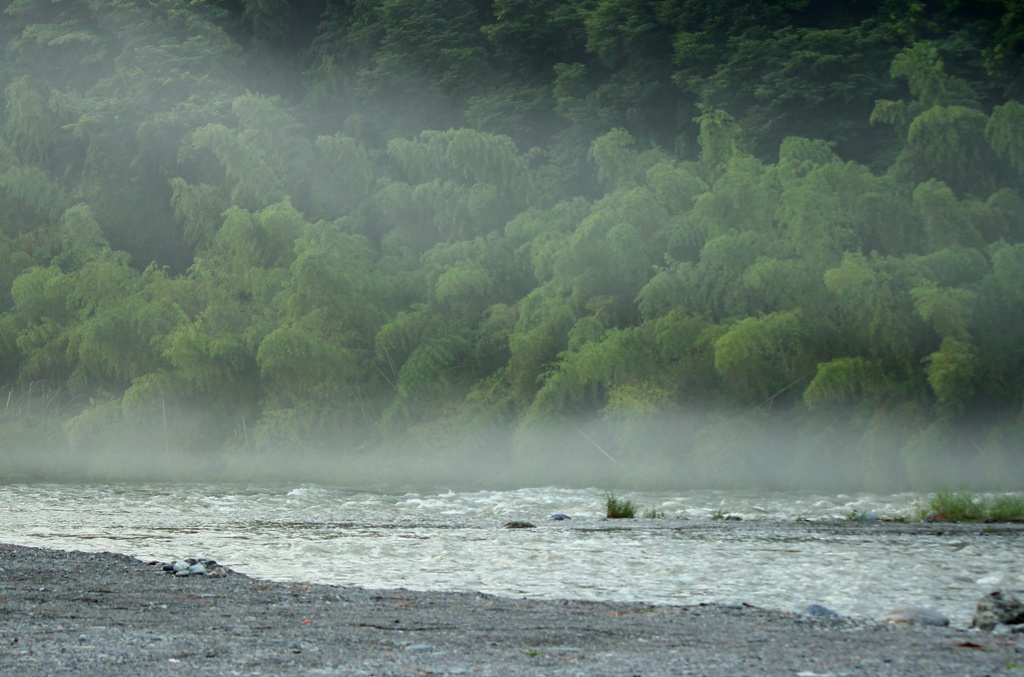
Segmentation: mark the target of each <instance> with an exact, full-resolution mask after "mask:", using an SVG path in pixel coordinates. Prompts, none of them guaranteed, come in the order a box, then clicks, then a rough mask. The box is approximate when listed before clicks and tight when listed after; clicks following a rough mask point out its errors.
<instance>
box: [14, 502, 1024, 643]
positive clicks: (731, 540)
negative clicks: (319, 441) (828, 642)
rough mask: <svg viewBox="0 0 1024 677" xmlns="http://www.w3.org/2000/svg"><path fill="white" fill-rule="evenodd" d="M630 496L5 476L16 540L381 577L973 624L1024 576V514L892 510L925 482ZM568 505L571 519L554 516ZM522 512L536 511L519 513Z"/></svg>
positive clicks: (352, 581)
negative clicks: (930, 516)
mask: <svg viewBox="0 0 1024 677" xmlns="http://www.w3.org/2000/svg"><path fill="white" fill-rule="evenodd" d="M621 496H622V497H623V498H628V499H630V500H633V501H634V502H636V503H637V504H639V505H640V506H642V507H644V508H650V509H652V510H655V511H657V512H658V513H659V517H658V518H649V519H628V520H621V519H617V520H609V519H606V518H605V494H604V493H603V492H602V491H601V490H598V489H567V488H558V487H539V488H526V489H519V490H512V491H491V490H488V491H449V490H424V489H422V488H420V489H412V488H401V489H397V490H396V489H387V490H384V489H382V490H375V491H368V490H353V489H346V488H340V487H331V486H317V485H280V486H275V485H263V486H251V485H249V486H247V485H233V484H11V485H6V486H0V540H2V541H4V542H8V543H15V544H19V545H29V546H38V547H47V548H57V549H64V550H86V551H114V552H120V553H125V554H128V555H132V556H134V557H138V558H140V559H145V560H150V559H153V560H160V561H170V560H174V559H179V558H185V557H190V556H194V557H201V558H210V559H215V560H217V561H218V562H220V563H222V564H225V565H227V566H230V567H231V568H233V569H235V570H237V571H241V572H243V573H246V574H249V575H251V576H256V577H261V578H267V579H272V580H279V581H306V582H317V583H333V584H339V585H353V586H361V587H367V588H399V587H405V588H412V589H418V590H459V591H480V592H487V593H492V594H497V595H505V596H514V597H534V598H548V599H558V598H575V599H594V600H632V601H646V602H652V603H669V604H696V603H701V602H726V603H731V602H746V603H749V604H754V605H757V606H763V607H769V608H775V609H784V610H799V609H802V608H804V607H805V606H806V605H808V604H812V603H814V604H822V605H825V606H827V607H829V608H831V609H833V610H835V611H836V612H838V613H840V614H843V615H848V616H854V617H862V618H875V619H879V618H881V617H882V616H883V615H884V614H885V612H886V611H888V610H889V609H890V608H891V607H893V606H895V605H897V604H917V605H923V606H928V607H931V608H933V609H935V610H937V611H940V612H942V613H944V614H946V615H947V616H948V617H949V618H950V619H951V621H952V623H953V624H954V625H957V626H967V625H969V623H970V619H971V615H972V613H973V610H974V605H975V604H976V603H977V600H978V598H979V597H980V596H981V595H983V594H984V593H985V592H987V591H989V590H991V589H993V588H996V587H1005V588H1009V589H1015V590H1018V591H1019V590H1020V589H1021V588H1022V587H1024V568H1022V566H1021V562H1022V553H1024V526H1021V525H1005V526H1000V525H973V526H969V525H943V524H926V523H921V522H911V523H907V524H904V523H900V522H898V521H896V522H893V521H889V520H890V519H891V518H898V517H901V516H908V515H911V514H913V512H914V510H915V508H916V506H917V505H918V502H919V501H920V497H919V496H917V495H915V494H897V495H891V496H880V495H870V494H855V495H843V494H841V495H816V494H810V493H768V492H736V491H729V492H724V491H723V492H716V491H699V492H678V493H670V492H669V493H666V492H659V493H645V492H636V493H633V492H624V493H622V494H621ZM556 513H562V514H565V515H568V516H569V517H571V519H567V520H562V521H556V520H552V519H550V516H551V515H553V514H556ZM660 515H663V517H661V516H660ZM726 516H731V517H732V519H722V518H723V517H726ZM863 516H869V519H867V520H864V519H850V518H851V517H855V518H856V517H863ZM875 516H877V517H879V518H881V519H878V520H875V519H874V517H875ZM736 518H738V519H736ZM510 521H526V522H530V523H532V524H534V525H536V528H520V529H509V528H503V525H505V524H506V523H507V522H510Z"/></svg>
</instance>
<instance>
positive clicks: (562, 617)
mask: <svg viewBox="0 0 1024 677" xmlns="http://www.w3.org/2000/svg"><path fill="white" fill-rule="evenodd" d="M14 672H17V673H18V674H19V675H20V676H21V677H30V676H35V675H39V676H43V675H47V676H48V675H55V674H70V673H72V672H75V673H80V672H81V673H84V674H90V675H101V676H102V675H111V676H113V675H118V676H120V675H124V674H138V675H165V674H166V675H171V674H174V675H180V674H202V675H293V674H294V675H298V674H302V675H316V674H338V675H342V674H344V675H347V674H354V675H427V674H444V675H457V674H474V675H477V674H483V675H630V674H637V675H688V674H693V675H698V674H699V675H744V674H747V675H752V674H765V675H800V674H802V675H808V676H809V675H965V674H970V675H996V674H1010V675H1019V674H1024V636H1022V635H991V634H986V633H978V632H969V631H966V630H962V629H951V628H924V627H905V626H892V625H886V624H882V623H875V622H865V621H853V620H849V619H842V618H839V619H829V618H810V617H805V616H801V615H798V614H791V613H784V612H778V611H770V610H765V609H759V608H755V607H750V606H744V605H734V606H727V605H707V606H652V605H646V604H638V603H628V604H627V603H603V602H601V603H599V602H584V601H540V600H525V599H510V598H503V597H494V596H489V595H483V594H463V593H435V592H429V593H428V592H415V591H409V590H385V591H380V590H363V589H358V588H343V587H336V586H329V585H306V584H287V583H273V582H267V581H262V580H258V579H253V578H249V577H247V576H244V575H242V574H238V573H235V572H227V575H226V576H222V577H210V576H189V577H176V576H173V575H171V574H168V573H166V572H164V571H163V570H162V567H161V566H159V565H158V564H155V563H154V564H149V563H145V562H142V561H139V560H136V559H134V558H130V557H127V556H123V555H116V554H110V553H103V554H94V553H82V552H62V551H55V550H42V549H37V548H25V547H19V546H11V545H0V673H3V674H13V673H14Z"/></svg>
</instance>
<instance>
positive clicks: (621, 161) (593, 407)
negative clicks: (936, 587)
mask: <svg viewBox="0 0 1024 677" xmlns="http://www.w3.org/2000/svg"><path fill="white" fill-rule="evenodd" d="M0 7H2V11H3V14H2V15H0V45H2V46H3V51H2V52H0V86H2V91H3V107H2V111H0V313H2V315H0V383H3V384H6V385H5V386H4V387H3V390H2V391H0V392H2V394H3V397H2V400H0V407H3V409H2V415H0V473H3V472H8V473H10V472H13V471H14V470H15V469H16V467H17V464H16V463H15V462H14V461H13V460H12V459H15V458H20V459H24V458H26V457H33V458H35V457H37V456H39V455H43V456H45V457H48V458H56V459H77V460H76V461H75V464H74V467H76V468H81V467H87V466H88V463H87V462H84V461H82V459H88V458H90V457H91V455H102V454H103V453H106V452H108V451H110V450H112V449H132V450H133V451H132V452H131V453H132V454H134V457H135V459H136V460H139V461H140V462H141V461H142V460H144V459H145V458H146V457H155V456H159V455H164V454H166V455H172V454H186V455H188V454H191V455H192V456H193V457H196V458H202V459H206V460H207V461H209V460H210V459H220V460H223V459H225V458H227V459H233V460H232V461H231V462H232V463H233V464H235V466H238V465H239V464H241V465H245V464H250V465H259V463H261V459H263V458H265V455H266V454H267V453H269V452H271V451H279V450H284V451H285V452H287V453H288V454H291V455H292V456H293V458H295V459H297V460H296V463H299V464H300V465H301V463H300V461H301V460H302V459H306V460H307V461H309V460H310V459H318V460H320V459H323V458H334V459H336V460H339V461H341V462H342V463H341V465H340V466H339V467H344V461H346V460H350V461H351V462H352V463H353V467H355V466H356V465H357V464H363V466H366V465H367V464H370V465H374V464H379V465H380V466H381V467H383V466H387V465H389V464H390V465H391V466H395V465H396V464H399V465H402V464H405V463H406V462H407V461H408V462H409V463H410V465H414V466H415V467H417V468H419V469H420V470H418V471H417V472H425V471H424V470H423V469H425V468H433V469H434V470H436V472H437V474H438V476H444V474H445V473H446V472H448V471H449V469H451V468H453V467H458V466H465V465H471V464H473V462H474V461H482V460H483V459H485V458H486V459H487V460H489V461H493V462H495V463H497V465H496V466H494V467H495V468H496V469H495V470H494V472H495V473H496V474H495V477H496V478H500V477H502V474H501V473H502V472H506V473H508V474H507V477H508V478H510V479H509V481H513V480H512V479H511V478H512V477H517V476H516V475H514V473H511V472H510V471H509V468H515V467H520V468H536V469H539V470H538V474H537V477H542V476H544V475H543V469H544V468H547V469H548V470H550V471H551V473H552V474H551V475H549V476H551V477H553V479H554V480H557V481H565V482H585V481H589V479H590V478H591V477H596V476H598V474H599V473H597V474H593V475H588V474H587V473H586V472H582V471H580V468H588V467H589V468H598V467H600V468H602V469H603V470H602V472H604V471H608V472H609V473H611V475H610V476H612V477H615V478H618V479H619V480H621V481H622V482H624V483H630V482H632V483H637V484H640V483H645V484H666V485H669V484H699V483H704V484H707V483H711V484H719V485H726V484H737V483H738V484H758V483H760V484H768V485H779V486H788V485H794V484H800V483H801V482H803V481H804V479H803V478H804V477H805V475H804V474H802V473H803V471H806V470H808V469H810V468H821V467H823V466H827V467H830V468H833V469H838V472H839V475H841V477H842V480H841V481H842V482H846V483H848V484H850V485H857V486H870V487H875V488H898V487H902V486H906V485H908V484H910V485H913V486H917V487H929V486H933V485H936V484H949V483H951V482H956V481H958V480H959V481H962V482H963V483H964V484H975V485H977V484H982V485H992V486H1001V487H1007V488H1018V489H1019V488H1020V478H1021V477H1022V474H1021V473H1020V472H1018V469H1020V468H1021V467H1022V465H1024V442H1022V440H1024V194H1022V189H1024V104H1022V103H1021V101H1022V100H1024V77H1022V75H1021V73H1024V59H1022V55H1024V11H1022V10H1021V8H1020V3H1019V2H1010V1H1003V2H1001V1H998V0H987V1H985V2H960V1H958V0H946V1H944V2H911V1H909V0H868V1H865V2H856V3H852V2H851V3H836V2H823V1H814V0H788V1H787V2H767V1H765V2H759V1H754V2H749V1H744V2H738V1H736V0H720V1H718V2H697V1H696V0H380V1H378V2H367V1H364V0H346V1H340V0H339V1H337V2H333V1H322V2H316V1H313V2H307V1H305V0H303V1H299V0H259V1H257V0H221V1H217V0H207V1H205V2H204V1H202V0H193V1H192V2H190V3H183V2H181V1H180V0H146V1H144V2H143V1H141V0H139V1H134V0H64V1H62V2H53V1H51V0H12V1H9V2H0ZM398 459H402V460H401V461H399V460H398ZM410 459H412V460H410ZM69 462H70V461H69ZM309 467H310V468H314V467H316V466H315V464H313V463H312V462H310V465H309ZM497 468H504V470H498V469H497ZM943 468H953V469H954V474H953V475H952V476H951V475H949V474H943V471H942V469H943ZM313 472H315V471H313ZM595 473H596V471H595ZM957 473H964V474H962V475H961V474H957ZM337 476H338V477H340V478H341V479H345V474H344V472H339V473H337ZM522 476H523V477H525V476H526V475H522Z"/></svg>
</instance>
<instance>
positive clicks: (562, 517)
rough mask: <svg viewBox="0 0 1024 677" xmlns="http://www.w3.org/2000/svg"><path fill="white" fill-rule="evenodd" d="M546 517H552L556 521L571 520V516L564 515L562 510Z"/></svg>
mask: <svg viewBox="0 0 1024 677" xmlns="http://www.w3.org/2000/svg"><path fill="white" fill-rule="evenodd" d="M548 519H553V520H556V521H558V522H561V521H563V520H571V519H572V518H571V517H569V516H568V515H566V514H565V513H564V512H556V513H555V514H554V515H552V516H551V517H549V518H548Z"/></svg>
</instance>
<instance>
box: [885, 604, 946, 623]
mask: <svg viewBox="0 0 1024 677" xmlns="http://www.w3.org/2000/svg"><path fill="white" fill-rule="evenodd" d="M882 620H883V621H884V622H886V623H902V624H904V625H937V626H942V627H944V626H947V625H949V619H948V618H946V617H945V616H943V615H942V614H940V613H939V612H938V611H933V610H932V609H929V608H927V607H923V606H910V605H906V606H898V607H894V608H892V609H890V610H889V613H887V614H886V615H885V618H883V619H882Z"/></svg>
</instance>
